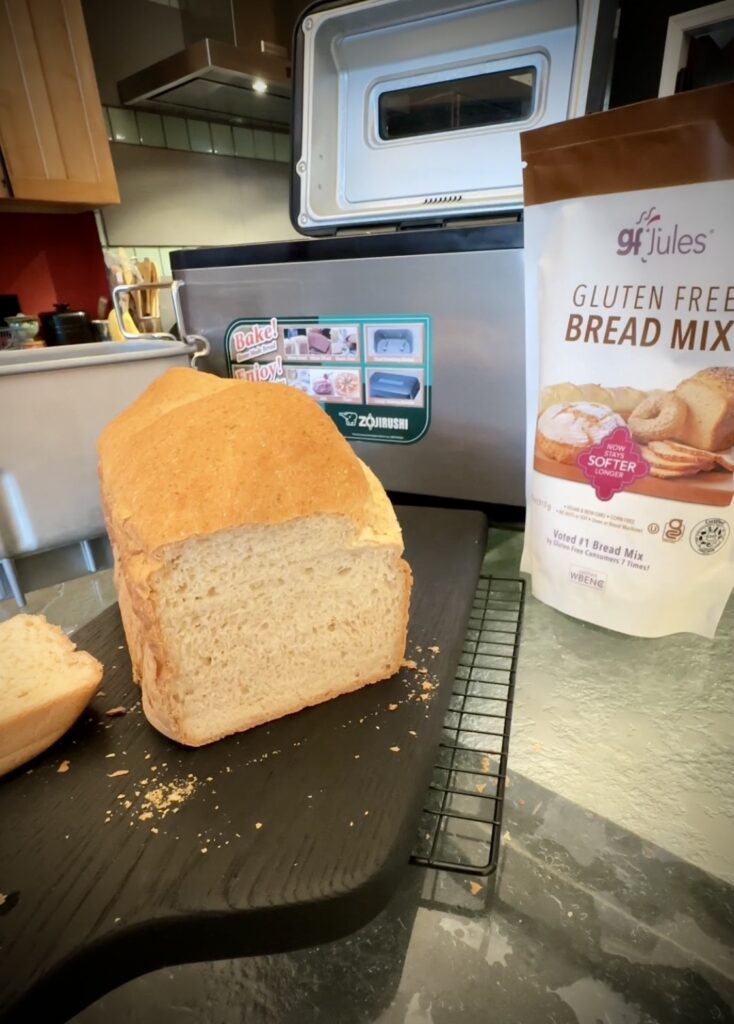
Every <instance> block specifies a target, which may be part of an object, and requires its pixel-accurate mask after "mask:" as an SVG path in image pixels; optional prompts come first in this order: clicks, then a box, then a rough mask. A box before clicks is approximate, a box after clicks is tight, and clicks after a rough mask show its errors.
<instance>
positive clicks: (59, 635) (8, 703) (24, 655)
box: [0, 615, 102, 775]
mask: <svg viewBox="0 0 734 1024" xmlns="http://www.w3.org/2000/svg"><path fill="white" fill-rule="evenodd" d="M101 678H102V666H101V665H100V663H99V662H98V661H97V659H96V658H93V657H92V655H91V654H87V653H86V652H85V651H77V649H76V646H75V644H74V643H73V642H72V641H71V640H70V639H69V638H68V637H67V636H66V634H65V633H64V632H63V631H62V630H61V629H59V627H58V626H52V625H51V624H50V623H48V622H47V621H46V619H45V618H44V617H43V615H15V616H13V618H11V619H8V620H7V622H3V623H0V775H5V774H6V773H7V772H9V771H12V770H13V768H17V767H18V766H19V765H21V764H25V762H26V761H30V759H31V758H32V757H35V756H36V754H40V753H41V752H42V751H44V750H46V749H47V748H48V747H50V746H51V744H52V743H55V742H56V740H57V739H58V738H59V736H62V735H63V734H64V733H65V732H66V730H67V729H68V728H69V727H70V726H71V725H73V723H74V722H75V721H76V720H77V718H78V717H79V715H80V714H81V713H82V711H83V710H84V708H85V707H86V706H87V704H88V703H89V701H90V700H91V699H92V697H93V696H94V693H95V691H96V689H97V687H98V686H99V682H100V679H101Z"/></svg>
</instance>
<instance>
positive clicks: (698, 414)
mask: <svg viewBox="0 0 734 1024" xmlns="http://www.w3.org/2000/svg"><path fill="white" fill-rule="evenodd" d="M676 392H677V394H678V395H679V397H680V398H681V399H682V400H683V401H684V402H685V403H686V406H687V408H688V416H687V418H686V422H685V424H684V425H683V428H682V429H681V430H680V431H678V432H677V433H676V435H675V440H677V441H682V442H684V443H685V444H691V445H694V446H695V447H697V448H709V449H726V448H730V447H731V446H732V445H734V367H729V366H710V367H707V368H706V369H705V370H699V372H698V373H695V374H694V375H693V376H692V377H689V378H688V379H687V380H683V381H681V382H680V384H679V385H678V387H677V389H676ZM711 398H713V399H714V401H715V402H720V403H721V405H720V407H719V414H718V416H717V417H716V418H714V419H713V420H712V419H711V418H710V416H703V415H702V414H703V410H704V408H705V407H706V406H707V405H708V404H709V402H708V400H709V399H711Z"/></svg>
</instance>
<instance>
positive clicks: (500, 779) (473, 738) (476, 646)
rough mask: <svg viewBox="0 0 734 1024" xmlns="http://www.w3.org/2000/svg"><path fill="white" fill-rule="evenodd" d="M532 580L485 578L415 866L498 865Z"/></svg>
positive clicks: (487, 869)
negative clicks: (524, 622)
mask: <svg viewBox="0 0 734 1024" xmlns="http://www.w3.org/2000/svg"><path fill="white" fill-rule="evenodd" d="M524 599H525V583H524V581H523V580H521V579H507V578H504V577H499V576H482V577H480V579H479V583H478V586H477V592H476V594H475V597H474V604H473V606H472V611H471V616H470V618H469V625H468V628H467V632H466V638H465V641H464V650H463V653H462V656H461V660H460V662H459V668H458V669H457V673H456V682H455V683H454V689H453V693H452V696H451V703H450V705H449V710H448V712H447V713H446V718H445V720H444V725H443V732H442V735H441V742H440V744H439V748H438V758H437V761H436V766H435V768H434V770H433V776H432V779H431V784H430V786H429V788H428V796H427V801H426V805H425V807H424V809H423V814H422V817H421V822H420V828H419V833H418V841H417V844H416V848H415V850H414V852H413V856H412V857H411V861H412V863H414V864H419V865H422V866H424V867H431V868H440V869H441V870H443V871H461V872H462V873H464V874H470V875H489V874H491V872H492V871H494V870H495V868H496V867H497V861H498V859H499V849H500V838H501V830H502V811H503V805H504V799H505V781H506V778H507V755H508V751H509V745H510V726H511V722H512V706H513V699H514V693H515V673H516V669H517V656H518V650H519V646H520V631H521V628H522V613H523V603H524Z"/></svg>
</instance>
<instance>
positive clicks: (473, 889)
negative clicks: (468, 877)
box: [469, 882, 484, 896]
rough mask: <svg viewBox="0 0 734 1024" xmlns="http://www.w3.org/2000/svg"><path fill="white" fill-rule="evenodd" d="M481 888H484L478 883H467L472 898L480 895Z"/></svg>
mask: <svg viewBox="0 0 734 1024" xmlns="http://www.w3.org/2000/svg"><path fill="white" fill-rule="evenodd" d="M483 888H484V886H482V885H480V884H479V882H469V892H470V893H471V894H472V896H476V895H477V893H480V892H481V891H482V889H483Z"/></svg>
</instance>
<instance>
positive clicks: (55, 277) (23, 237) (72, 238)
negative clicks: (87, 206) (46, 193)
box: [0, 212, 109, 317]
mask: <svg viewBox="0 0 734 1024" xmlns="http://www.w3.org/2000/svg"><path fill="white" fill-rule="evenodd" d="M0 294H3V295H7V294H11V295H17V296H18V299H19V300H20V308H21V310H22V311H23V312H24V313H26V314H29V315H30V314H35V313H40V312H42V311H44V310H48V309H53V305H54V303H55V302H67V303H68V304H69V305H70V306H71V308H72V309H83V310H84V312H85V313H86V314H87V315H88V316H90V317H96V316H97V299H98V298H99V296H100V295H105V296H109V288H108V285H107V275H106V272H105V265H104V260H103V258H102V249H101V247H100V243H99V236H98V234H97V226H96V224H95V222H94V214H93V213H91V212H89V213H61V214H58V213H3V212H0Z"/></svg>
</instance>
